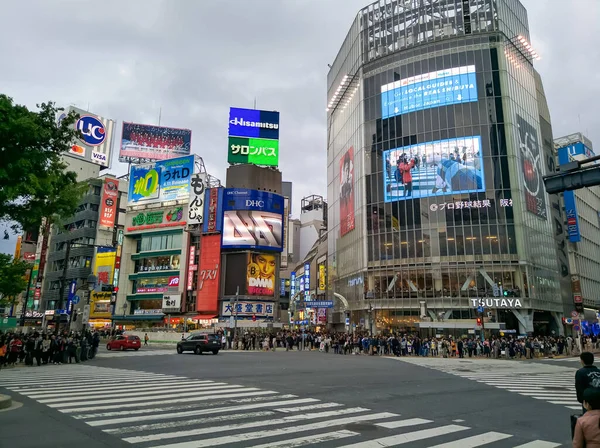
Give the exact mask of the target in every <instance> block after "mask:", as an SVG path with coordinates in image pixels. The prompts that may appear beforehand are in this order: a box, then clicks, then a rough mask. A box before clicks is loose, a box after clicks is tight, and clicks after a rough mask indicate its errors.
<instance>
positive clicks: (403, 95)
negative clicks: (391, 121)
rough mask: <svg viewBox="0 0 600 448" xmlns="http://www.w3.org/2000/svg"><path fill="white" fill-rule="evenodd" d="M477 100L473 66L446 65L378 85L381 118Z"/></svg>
mask: <svg viewBox="0 0 600 448" xmlns="http://www.w3.org/2000/svg"><path fill="white" fill-rule="evenodd" d="M471 101H477V79H476V76H475V66H474V65H466V66H463V67H457V68H449V69H446V70H438V71H435V72H430V73H424V74H422V75H417V76H411V77H410V78H404V79H400V80H398V81H395V82H392V83H389V84H385V85H383V86H381V118H384V119H385V118H390V117H395V116H396V115H402V114H405V113H408V112H414V111H417V110H423V109H430V108H433V107H439V106H449V105H452V104H460V103H469V102H471Z"/></svg>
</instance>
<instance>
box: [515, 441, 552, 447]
mask: <svg viewBox="0 0 600 448" xmlns="http://www.w3.org/2000/svg"><path fill="white" fill-rule="evenodd" d="M560 445H561V444H560V443H553V442H544V441H543V440H534V441H533V442H529V443H525V444H524V445H519V446H515V447H513V448H556V447H557V446H560Z"/></svg>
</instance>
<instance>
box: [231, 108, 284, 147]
mask: <svg viewBox="0 0 600 448" xmlns="http://www.w3.org/2000/svg"><path fill="white" fill-rule="evenodd" d="M229 136H230V137H248V138H259V139H260V138H266V139H269V140H279V112H275V111H272V112H271V111H266V110H256V109H240V108H238V107H232V108H230V109H229Z"/></svg>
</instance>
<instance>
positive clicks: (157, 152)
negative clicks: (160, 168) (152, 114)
mask: <svg viewBox="0 0 600 448" xmlns="http://www.w3.org/2000/svg"><path fill="white" fill-rule="evenodd" d="M191 146H192V131H190V130H189V129H176V128H167V127H164V126H152V125H147V124H138V123H123V133H122V135H121V150H120V151H119V162H131V161H135V160H139V159H144V160H166V159H172V158H174V157H181V156H186V155H188V154H189V153H190V151H191Z"/></svg>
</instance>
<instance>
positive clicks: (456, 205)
mask: <svg viewBox="0 0 600 448" xmlns="http://www.w3.org/2000/svg"><path fill="white" fill-rule="evenodd" d="M498 203H499V205H500V207H501V208H505V207H512V206H513V200H512V199H500V200H499V201H498ZM491 207H493V201H492V200H491V199H483V200H481V201H450V202H441V201H440V202H436V203H433V204H430V205H429V210H431V211H432V212H437V211H444V210H462V209H466V208H467V209H471V208H491Z"/></svg>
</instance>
